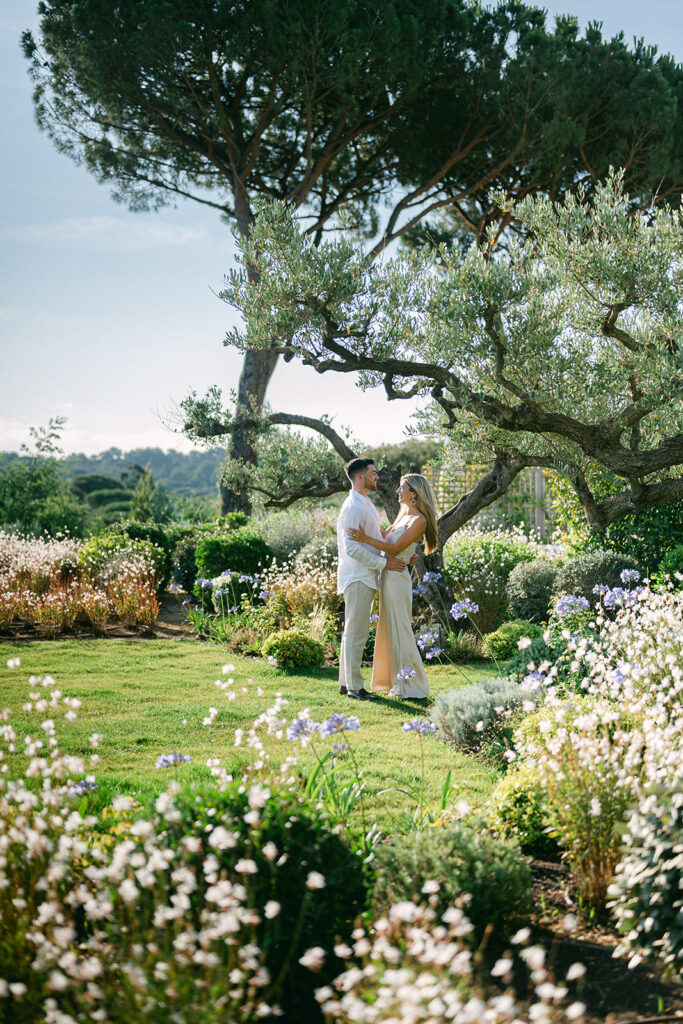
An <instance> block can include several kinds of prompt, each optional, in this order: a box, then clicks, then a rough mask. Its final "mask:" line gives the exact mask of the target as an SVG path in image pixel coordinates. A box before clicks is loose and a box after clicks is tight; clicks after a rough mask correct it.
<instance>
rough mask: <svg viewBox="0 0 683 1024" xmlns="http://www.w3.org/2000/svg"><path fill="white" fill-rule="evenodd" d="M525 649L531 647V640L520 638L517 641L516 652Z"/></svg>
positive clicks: (526, 637) (525, 637) (524, 637)
mask: <svg viewBox="0 0 683 1024" xmlns="http://www.w3.org/2000/svg"><path fill="white" fill-rule="evenodd" d="M527 647H531V638H530V637H528V636H523V637H520V639H519V640H518V641H517V650H519V651H525V650H526V649H527Z"/></svg>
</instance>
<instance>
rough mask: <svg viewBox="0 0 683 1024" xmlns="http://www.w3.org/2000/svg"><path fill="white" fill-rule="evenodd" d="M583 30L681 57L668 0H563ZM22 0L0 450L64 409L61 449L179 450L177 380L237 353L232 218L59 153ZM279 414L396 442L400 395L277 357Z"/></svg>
mask: <svg viewBox="0 0 683 1024" xmlns="http://www.w3.org/2000/svg"><path fill="white" fill-rule="evenodd" d="M544 6H545V7H546V9H547V10H548V12H549V16H550V17H549V20H552V19H553V18H554V16H555V15H556V14H558V13H571V14H574V15H576V16H577V17H578V19H579V24H580V26H581V27H582V28H585V26H586V24H587V23H588V21H590V20H594V21H601V22H602V23H603V32H604V34H605V35H608V36H611V35H614V34H616V33H617V32H619V31H623V32H624V34H625V37H626V39H627V41H629V42H631V41H632V39H633V38H634V37H638V38H639V37H644V38H645V39H646V41H647V42H649V43H653V44H655V45H657V46H658V48H659V49H660V50H662V51H665V52H668V53H672V54H673V55H674V56H675V57H676V58H677V59H678V60H680V61H683V8H682V5H681V3H680V0H648V2H647V3H645V2H644V0H619V2H617V0H562V2H553V3H548V4H545V5H544ZM36 7H37V2H36V0H3V2H2V7H1V10H0V133H1V134H0V137H1V138H2V139H3V147H2V149H3V153H2V157H1V158H0V196H2V202H3V215H2V218H0V451H2V450H9V451H13V450H17V449H18V448H19V446H20V445H21V444H22V443H27V442H29V440H30V438H29V428H30V427H39V426H43V425H46V424H47V422H48V420H49V418H50V417H56V416H65V417H66V418H67V424H66V428H65V431H64V433H63V436H62V447H63V448H64V450H65V451H67V452H79V451H82V452H86V453H89V454H92V453H96V452H99V451H102V450H104V449H107V448H110V447H118V448H122V449H124V450H125V449H130V448H138V447H147V446H151V447H160V448H163V449H170V448H175V449H178V450H182V451H188V450H191V447H192V446H191V445H190V444H189V442H187V441H186V440H185V439H184V438H183V437H182V435H181V434H179V433H174V432H173V430H172V429H171V426H170V425H172V424H173V422H174V417H173V410H174V408H176V407H177V403H178V402H179V401H180V400H181V399H182V398H183V397H185V395H187V394H188V393H189V392H190V391H196V392H197V393H198V394H203V393H204V392H205V391H206V389H207V388H208V387H209V386H210V385H212V384H218V385H219V386H220V387H222V388H223V391H224V393H226V394H227V393H228V392H229V390H230V389H231V388H235V387H236V386H237V381H238V378H239V372H240V366H241V357H240V355H239V353H237V352H235V351H234V350H231V349H229V348H225V347H224V346H223V343H222V341H223V337H224V335H225V332H226V330H227V329H228V328H229V327H230V326H232V325H233V324H234V323H235V314H234V312H233V310H232V309H231V308H230V307H229V306H227V305H226V304H225V303H224V302H222V301H221V300H220V299H219V298H218V297H217V295H216V293H217V292H218V291H219V290H220V288H221V287H222V283H223V278H224V275H225V274H226V273H227V272H228V270H229V269H230V266H231V262H232V259H233V257H234V244H233V239H232V234H231V230H230V228H229V227H228V226H226V225H225V224H223V223H222V222H221V221H220V219H219V216H218V213H217V212H216V211H213V210H209V209H205V208H203V207H201V206H200V205H198V204H196V203H190V202H186V203H183V204H182V205H180V206H178V207H177V208H173V207H171V208H166V209H164V210H162V211H160V212H157V213H136V214H134V213H130V212H129V211H128V210H127V209H126V208H125V207H123V206H121V205H118V204H116V203H115V202H114V201H113V200H112V199H111V197H110V195H109V191H108V189H107V188H106V187H105V186H102V185H99V184H97V182H96V181H95V179H94V178H92V177H91V176H90V175H89V174H88V172H87V171H86V170H85V169H84V168H82V167H79V166H77V165H76V164H75V163H73V162H72V161H71V160H70V159H69V158H68V157H66V156H63V155H61V154H60V153H58V152H57V150H56V149H55V148H54V146H53V144H52V143H51V142H50V140H49V139H48V138H47V136H46V135H44V134H42V133H41V132H40V131H39V130H38V128H37V127H36V125H35V122H34V118H33V109H32V103H31V91H32V86H31V82H30V80H29V77H28V74H27V72H26V62H25V61H24V58H23V56H22V54H21V50H20V47H19V37H20V34H21V31H22V30H23V29H25V28H33V27H35V25H36V23H37V17H36V13H35V11H36ZM268 400H269V402H270V404H271V406H272V408H273V409H276V410H278V411H285V412H293V411H296V412H298V413H303V414H305V415H309V416H319V415H320V414H321V413H327V414H328V415H331V416H333V417H334V423H335V424H336V425H337V426H338V427H339V426H349V427H351V429H352V430H353V433H354V435H355V436H356V437H357V438H359V439H360V440H362V441H364V442H366V443H367V445H368V447H375V446H377V445H380V444H382V443H396V442H398V441H400V440H401V439H402V438H403V437H404V436H405V427H406V425H407V423H409V420H410V414H411V412H412V411H413V410H414V409H415V403H409V402H393V403H388V402H387V401H386V400H385V399H384V398H383V397H382V394H381V393H380V392H379V391H377V392H361V391H360V390H358V388H356V387H355V385H354V383H353V381H352V380H351V379H350V378H349V377H347V376H346V375H344V376H343V377H341V376H340V375H335V374H331V373H330V374H326V375H324V376H321V375H319V374H316V373H315V372H314V371H313V370H311V369H310V368H306V367H302V366H301V365H300V364H298V363H296V362H292V363H289V364H287V365H286V364H284V363H282V362H281V363H280V365H278V367H277V369H276V371H275V374H274V377H273V379H272V381H271V385H270V388H269V391H268Z"/></svg>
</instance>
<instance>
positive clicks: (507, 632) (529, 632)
mask: <svg viewBox="0 0 683 1024" xmlns="http://www.w3.org/2000/svg"><path fill="white" fill-rule="evenodd" d="M542 632H543V631H542V630H541V627H540V626H537V625H536V624H535V623H534V622H528V621H527V622H525V621H524V620H523V619H513V620H512V621H511V622H504V623H503V625H502V626H499V627H498V629H497V630H496V631H495V632H494V633H489V634H488V635H487V636H486V637H485V638H484V650H485V651H486V653H487V654H488V655H489V656H490V657H491V658H494V659H495V660H496V661H508V659H509V658H511V657H512V655H513V654H514V653H515V651H517V650H518V647H517V645H518V643H519V641H520V640H522V639H523V638H524V637H528V638H529V639H530V640H535V639H536V638H537V637H539V636H541V635H542Z"/></svg>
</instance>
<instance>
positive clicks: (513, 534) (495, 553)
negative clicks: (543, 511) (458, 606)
mask: <svg viewBox="0 0 683 1024" xmlns="http://www.w3.org/2000/svg"><path fill="white" fill-rule="evenodd" d="M537 554H538V545H537V544H536V542H535V541H532V540H529V539H528V538H527V537H526V536H525V535H524V533H523V532H522V531H521V530H520V529H514V530H508V531H506V530H495V531H491V532H487V533H480V532H478V531H476V530H471V529H463V530H459V531H458V533H456V534H455V535H454V536H453V537H452V538H451V539H450V540H449V541H448V543H447V544H446V546H445V547H444V551H443V561H444V569H445V575H446V578H447V580H448V582H449V583H450V584H451V585H452V586H453V588H454V590H455V591H456V592H457V593H458V594H459V596H460V598H468V599H469V600H471V601H473V602H474V603H475V604H476V605H477V606H478V612H477V613H476V614H475V615H474V616H473V618H474V622H475V623H476V625H477V627H478V628H479V629H480V630H481V631H482V632H483V633H488V632H491V630H493V629H495V628H496V626H497V625H498V624H499V623H500V622H501V621H502V619H503V617H504V615H505V609H506V607H507V594H506V586H507V581H508V577H509V575H510V573H511V572H512V570H513V568H514V567H515V566H516V565H518V564H519V563H520V562H530V561H531V560H532V559H534V558H536V556H537Z"/></svg>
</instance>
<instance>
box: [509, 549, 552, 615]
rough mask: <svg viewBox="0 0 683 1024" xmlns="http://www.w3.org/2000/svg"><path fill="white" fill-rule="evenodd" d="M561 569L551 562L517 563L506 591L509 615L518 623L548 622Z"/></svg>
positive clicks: (542, 559) (540, 560)
mask: <svg viewBox="0 0 683 1024" xmlns="http://www.w3.org/2000/svg"><path fill="white" fill-rule="evenodd" d="M558 569H559V566H558V563H557V562H555V561H553V560H552V559H550V558H534V559H532V560H531V561H530V562H518V563H517V565H516V566H515V567H514V569H513V570H512V572H511V573H510V575H509V576H508V582H507V587H506V594H507V600H508V611H509V613H510V614H511V615H514V616H515V618H517V619H527V620H528V621H530V622H547V620H548V612H549V610H550V601H551V598H552V593H553V588H554V586H555V579H556V577H557V572H558Z"/></svg>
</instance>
